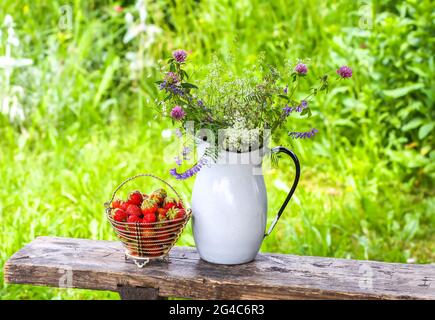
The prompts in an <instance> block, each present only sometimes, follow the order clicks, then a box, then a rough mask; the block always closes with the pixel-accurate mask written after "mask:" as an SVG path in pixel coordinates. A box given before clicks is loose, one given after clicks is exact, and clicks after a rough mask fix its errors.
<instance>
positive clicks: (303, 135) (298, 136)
mask: <svg viewBox="0 0 435 320" xmlns="http://www.w3.org/2000/svg"><path fill="white" fill-rule="evenodd" d="M317 132H319V130H317V129H316V128H313V129H311V130H310V131H307V132H289V133H288V135H289V136H290V137H292V138H293V139H305V138H308V139H309V138H312V137H314V136H315V135H316V133H317Z"/></svg>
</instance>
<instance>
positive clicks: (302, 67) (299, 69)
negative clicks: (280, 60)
mask: <svg viewBox="0 0 435 320" xmlns="http://www.w3.org/2000/svg"><path fill="white" fill-rule="evenodd" d="M295 72H296V73H297V74H301V75H306V74H307V72H308V67H307V65H306V64H303V63H298V64H297V65H296V67H295Z"/></svg>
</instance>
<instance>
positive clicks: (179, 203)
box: [177, 201, 184, 209]
mask: <svg viewBox="0 0 435 320" xmlns="http://www.w3.org/2000/svg"><path fill="white" fill-rule="evenodd" d="M177 208H178V209H184V207H183V203H182V202H181V201H179V202H178V203H177Z"/></svg>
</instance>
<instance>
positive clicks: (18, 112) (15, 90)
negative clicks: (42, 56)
mask: <svg viewBox="0 0 435 320" xmlns="http://www.w3.org/2000/svg"><path fill="white" fill-rule="evenodd" d="M14 26H15V24H14V20H13V18H12V17H11V16H10V15H6V17H5V19H4V21H3V28H4V29H6V30H7V38H6V49H5V55H4V56H0V69H3V70H4V78H3V77H2V82H1V88H0V100H1V108H0V112H1V113H3V114H5V115H6V116H8V117H9V121H10V122H12V123H14V122H22V121H23V120H24V119H25V114H24V109H23V106H22V105H21V103H20V100H21V99H22V98H23V97H24V89H23V88H22V87H20V86H14V85H11V75H12V72H13V70H14V68H19V67H25V66H29V65H31V64H32V63H33V61H32V60H31V59H20V58H13V57H12V47H18V46H19V45H20V41H19V39H18V37H17V35H16V33H15V30H14ZM2 35H3V33H2V32H1V30H0V41H2Z"/></svg>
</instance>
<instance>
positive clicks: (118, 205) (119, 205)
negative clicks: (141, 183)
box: [112, 199, 124, 209]
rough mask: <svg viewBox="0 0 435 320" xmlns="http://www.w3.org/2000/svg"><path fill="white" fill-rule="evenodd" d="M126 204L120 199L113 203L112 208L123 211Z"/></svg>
mask: <svg viewBox="0 0 435 320" xmlns="http://www.w3.org/2000/svg"><path fill="white" fill-rule="evenodd" d="M123 203H124V201H122V200H120V199H115V200H113V202H112V208H114V209H115V208H118V209H121V206H122V204H123Z"/></svg>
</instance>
